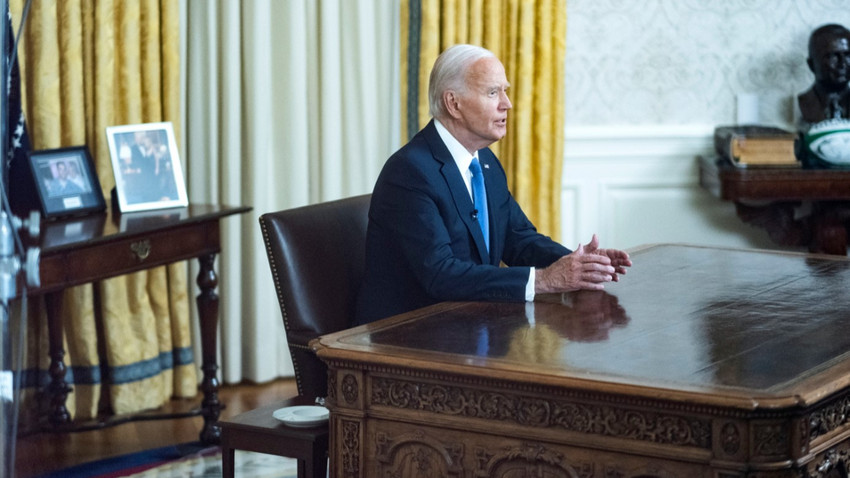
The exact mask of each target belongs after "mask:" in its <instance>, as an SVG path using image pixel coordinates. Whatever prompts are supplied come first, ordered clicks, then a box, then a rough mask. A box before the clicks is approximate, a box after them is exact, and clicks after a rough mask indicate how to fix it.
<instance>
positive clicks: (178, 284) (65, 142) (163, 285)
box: [10, 0, 198, 420]
mask: <svg viewBox="0 0 850 478" xmlns="http://www.w3.org/2000/svg"><path fill="white" fill-rule="evenodd" d="M23 5H24V0H12V2H11V5H10V7H11V10H12V14H13V19H14V22H20V18H21V12H22V9H23ZM178 15H179V12H178V2H174V1H172V0H138V1H136V0H133V1H122V0H98V1H94V0H39V1H35V2H32V6H31V10H30V12H29V17H28V18H27V20H26V25H25V27H24V32H23V37H22V40H21V44H20V46H19V54H18V55H19V61H20V67H21V78H22V85H21V87H22V96H23V103H24V105H23V106H24V112H25V116H26V121H27V129H28V132H29V135H30V139H31V141H32V149H33V150H43V149H51V148H59V147H67V146H76V145H87V146H88V149H89V151H90V152H91V155H92V158H93V161H94V163H95V169H96V170H97V174H98V177H99V179H100V183H101V186H102V188H103V192H104V194H105V197H106V199H107V203H109V202H110V201H109V198H110V190H111V189H112V187H113V186H114V184H115V181H114V177H113V174H112V166H111V161H110V157H109V149H108V146H107V142H106V127H107V126H111V125H123V124H139V123H150V122H159V121H170V122H172V123H173V125H174V129H175V134H176V136H177V137H178V138H179V137H180V135H179V131H180V121H179V120H180V115H179V113H180V112H179V104H180V101H179V100H180V97H179V95H180V84H179V81H180V79H179V32H178V19H179V16H178ZM15 27H16V29H15V31H18V29H19V25H18V24H17V23H15ZM30 306H31V307H30V314H29V318H28V319H29V320H28V336H29V340H28V346H27V350H26V356H27V369H26V371H25V372H26V373H25V382H24V387H25V389H24V392H25V393H24V401H25V406H24V414H25V416H24V417H23V420H26V419H27V418H29V419H33V417H32V416H30V417H27V416H26V415H27V414H28V413H34V411H35V410H36V408H37V406H36V404H35V403H32V402H33V400H34V399H35V398H36V397H37V390H38V388H39V387H42V386H43V385H44V384H45V383H46V380H47V368H48V366H49V358H48V348H47V337H46V326H45V320H46V319H45V315H44V314H45V312H44V304H43V303H40V302H39V301H35V300H33V301H30ZM62 316H63V317H62V321H63V324H64V331H65V337H64V342H65V350H66V355H65V363H66V365H67V366H68V369H69V373H68V374H67V375H66V379H67V380H68V382H69V384H70V385H71V386H72V387H73V392H72V393H71V394H70V395H69V398H68V401H67V406H68V409H69V411H70V412H71V414H72V416H75V417H76V418H78V419H85V418H90V417H93V416H95V415H96V414H97V413H98V411H99V410H111V411H113V412H115V413H129V412H134V411H138V410H144V409H150V408H155V407H158V406H160V405H161V404H162V403H164V401H166V400H168V399H169V398H171V397H173V396H178V397H193V396H195V395H196V394H197V390H198V388H197V383H198V382H197V376H196V369H195V366H194V364H193V363H192V360H193V358H192V346H191V331H190V323H189V320H190V313H189V298H188V270H187V265H186V263H178V264H174V265H169V266H163V267H159V268H156V269H153V270H149V271H143V272H139V273H136V274H132V275H127V276H122V277H118V278H114V279H110V280H106V281H103V282H100V283H97V284H88V285H84V286H79V287H76V288H74V289H71V290H68V291H66V292H65V295H64V307H63V310H62ZM98 322H100V323H101V324H102V326H103V333H102V334H98V332H97V328H96V324H97V323H98ZM101 386H103V387H106V388H105V389H102V387H101Z"/></svg>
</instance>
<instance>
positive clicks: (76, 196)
mask: <svg viewBox="0 0 850 478" xmlns="http://www.w3.org/2000/svg"><path fill="white" fill-rule="evenodd" d="M29 164H30V172H31V173H32V177H33V181H34V182H35V185H36V190H37V192H38V199H39V202H40V205H41V213H42V215H44V217H46V218H51V217H58V216H70V215H74V214H82V213H88V212H94V211H103V210H104V209H106V203H105V202H104V200H103V191H101V189H100V181H99V180H98V179H97V174H95V171H94V163H92V160H91V156H90V155H89V151H88V148H86V147H85V146H74V147H71V148H60V149H47V150H42V151H33V152H31V153H30V154H29Z"/></svg>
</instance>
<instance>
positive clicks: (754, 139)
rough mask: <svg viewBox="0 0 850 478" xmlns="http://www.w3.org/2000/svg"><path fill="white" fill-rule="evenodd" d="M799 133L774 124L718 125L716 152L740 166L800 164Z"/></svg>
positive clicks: (788, 165) (786, 165)
mask: <svg viewBox="0 0 850 478" xmlns="http://www.w3.org/2000/svg"><path fill="white" fill-rule="evenodd" d="M796 139H797V135H796V133H793V132H791V131H787V130H784V129H782V128H777V127H774V126H761V125H740V126H718V127H717V128H715V129H714V148H715V149H716V150H717V153H718V154H719V155H720V156H722V157H724V158H726V159H727V160H728V161H730V162H731V163H732V164H733V165H735V166H737V167H741V168H751V167H800V165H801V162H800V160H799V159H797V155H796V154H795V152H794V142H795V140H796Z"/></svg>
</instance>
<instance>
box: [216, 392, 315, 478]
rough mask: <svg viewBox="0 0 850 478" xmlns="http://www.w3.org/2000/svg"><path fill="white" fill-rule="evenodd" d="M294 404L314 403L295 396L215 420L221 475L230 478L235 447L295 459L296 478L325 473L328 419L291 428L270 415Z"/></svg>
mask: <svg viewBox="0 0 850 478" xmlns="http://www.w3.org/2000/svg"><path fill="white" fill-rule="evenodd" d="M294 405H313V402H312V401H311V400H310V399H308V398H306V397H302V396H298V397H295V398H291V399H289V400H283V401H281V402H277V403H274V404H272V405H267V406H264V407H261V408H257V409H255V410H251V411H249V412H245V413H242V414H240V415H237V416H235V417H233V418H231V419H229V420H222V421H220V422H218V424H219V426H220V427H221V460H222V476H223V477H224V478H233V475H234V464H235V463H234V459H235V451H236V450H245V451H254V452H257V453H267V454H270V455H277V456H286V457H290V458H295V459H296V460H298V478H325V476H327V463H328V424H327V422H326V423H324V424H323V425H321V426H319V427H314V428H293V427H289V426H286V425H284V424H283V423H281V422H280V421H278V420H277V419H276V418H274V417H273V416H272V413H273V412H274V411H275V410H277V409H279V408H283V407H290V406H294Z"/></svg>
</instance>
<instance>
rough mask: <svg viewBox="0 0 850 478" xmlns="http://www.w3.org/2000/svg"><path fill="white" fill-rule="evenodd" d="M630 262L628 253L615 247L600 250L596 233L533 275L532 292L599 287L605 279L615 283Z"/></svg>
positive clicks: (602, 286) (601, 286) (600, 287)
mask: <svg viewBox="0 0 850 478" xmlns="http://www.w3.org/2000/svg"><path fill="white" fill-rule="evenodd" d="M631 265H632V261H631V260H630V259H629V254H628V253H626V252H625V251H620V250H617V249H600V248H599V239H598V238H597V237H596V234H594V235H593V238H592V239H591V240H590V242H589V243H587V244H580V245H579V246H578V248H577V249H576V250H575V251H573V252H572V253H570V254H568V255H566V256H564V257H561V258H560V259H558V260H557V261H555V262H554V263H552V264H551V265H550V266H549V267H546V268H545V269H538V270H537V271H536V274H535V281H534V292H535V293H537V294H542V293H548V292H567V291H571V290H579V289H587V290H602V289H603V288H604V284H605V283H606V282H611V281H614V282H617V281H618V280H620V274H625V273H626V267H630V266H631Z"/></svg>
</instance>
